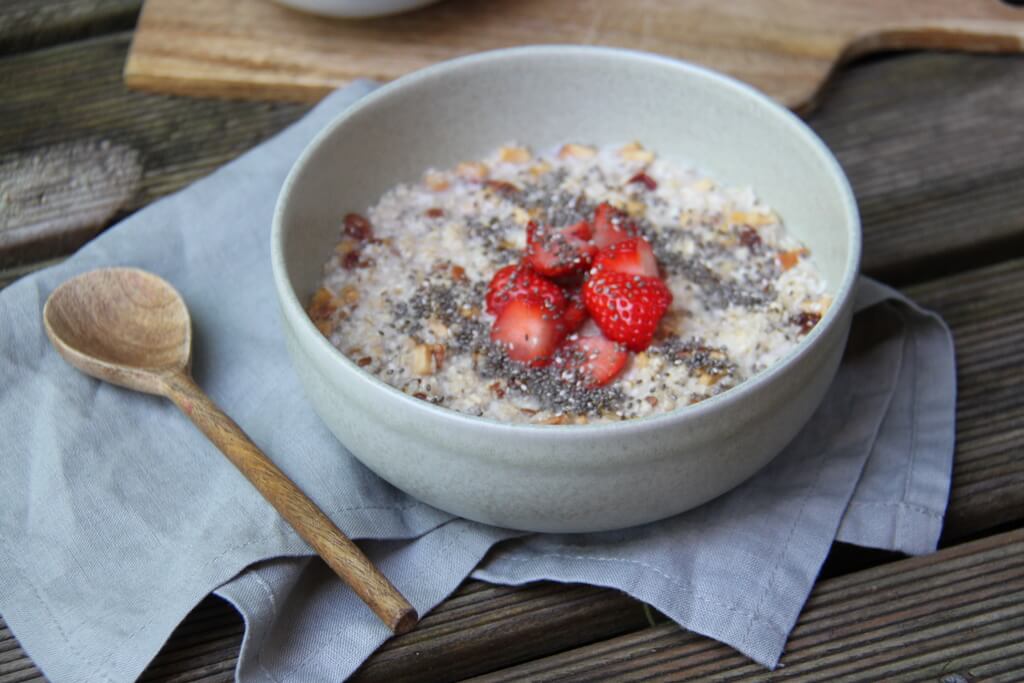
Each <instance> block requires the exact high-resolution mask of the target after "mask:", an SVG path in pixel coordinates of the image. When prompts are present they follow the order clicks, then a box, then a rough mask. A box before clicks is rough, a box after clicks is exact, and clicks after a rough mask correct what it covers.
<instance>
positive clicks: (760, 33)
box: [125, 0, 1024, 110]
mask: <svg viewBox="0 0 1024 683" xmlns="http://www.w3.org/2000/svg"><path fill="white" fill-rule="evenodd" d="M531 43H582V44H601V45H614V46H620V47H628V48H635V49H642V50H648V51H651V52H657V53H661V54H665V55H670V56H673V57H679V58H682V59H686V60H689V61H693V62H697V63H700V64H704V65H706V66H709V67H711V68H713V69H717V70H720V71H724V72H726V73H729V74H732V75H733V76H736V77H738V78H740V79H742V80H745V81H747V82H748V83H751V84H753V85H754V86H756V87H758V88H760V89H761V90H763V91H765V92H767V93H768V94H770V95H772V96H773V97H775V98H776V99H778V100H779V101H781V102H782V103H784V104H786V105H787V106H789V107H792V108H794V109H797V110H806V109H808V108H809V107H810V106H811V105H813V103H814V101H815V98H816V96H817V94H818V92H819V91H820V89H821V87H822V85H823V84H824V82H825V80H826V79H827V78H828V76H829V74H830V73H831V72H832V71H833V69H834V68H835V67H836V65H837V64H839V63H841V62H843V61H846V60H849V59H851V58H854V57H857V56H860V55H863V54H866V53H870V52H876V51H880V50H901V49H913V48H938V49H955V50H972V51H980V52H1019V51H1022V50H1024V8H1021V7H1011V6H1009V5H1006V4H1003V3H1002V2H1000V0H855V1H850V0H729V1H728V2H726V1H724V0H723V1H718V0H675V1H672V0H444V1H443V2H440V3H438V4H436V5H432V6H429V7H426V8H424V9H422V10H418V11H415V12H411V13H408V14H403V15H398V16H393V17H387V18H381V19H371V20H339V19H325V18H320V17H314V16H309V15H305V14H301V13H299V12H295V11H293V10H290V9H286V8H284V7H280V6H278V5H276V4H273V3H272V2H269V1H268V0H147V1H146V3H145V6H144V8H143V11H142V15H141V17H140V20H139V25H138V29H137V30H136V32H135V37H134V41H133V43H132V48H131V52H130V53H129V57H128V62H127V65H126V67H125V80H126V81H127V83H128V85H129V86H130V87H134V88H141V89H146V90H153V91H159V92H167V93H175V94H185V95H200V96H220V97H232V98H250V99H282V100H299V101H315V100H317V99H319V98H320V97H322V96H323V95H324V94H326V93H327V92H328V91H330V90H332V89H334V88H336V87H338V86H340V85H344V84H345V83H347V82H349V81H351V80H353V79H355V78H360V77H370V78H376V79H381V80H388V79H392V78H396V77H398V76H400V75H402V74H405V73H408V72H409V71H413V70H414V69H418V68H420V67H423V66H427V65H428V64H432V63H434V62H438V61H441V60H444V59H449V58H451V57H456V56H459V55H464V54H468V53H471V52H478V51H481V50H489V49H494V48H499V47H508V46H513V45H525V44H531Z"/></svg>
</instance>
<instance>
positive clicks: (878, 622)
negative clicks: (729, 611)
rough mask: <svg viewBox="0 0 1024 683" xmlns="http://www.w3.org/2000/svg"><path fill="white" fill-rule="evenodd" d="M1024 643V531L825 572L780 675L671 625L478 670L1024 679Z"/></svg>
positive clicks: (512, 677)
mask: <svg viewBox="0 0 1024 683" xmlns="http://www.w3.org/2000/svg"><path fill="white" fill-rule="evenodd" d="M1022 642H1024V530H1018V531H1014V532H1010V533H1006V534H999V535H996V536H991V537H988V538H985V539H982V540H980V541H976V542H973V543H967V544H964V545H959V546H955V547H953V548H949V549H946V550H943V551H941V552H939V553H937V554H935V555H930V556H926V557H920V558H913V559H909V560H903V561H900V562H894V563H890V564H886V565H883V566H881V567H877V568H874V569H869V570H866V571H863V572H858V573H856V574H850V575H847V576H843V577H838V578H834V579H827V580H825V581H822V582H819V584H818V585H817V586H816V587H815V589H814V592H813V593H812V594H811V597H810V599H809V600H808V603H807V605H806V607H805V609H804V611H803V614H802V615H801V617H800V621H799V622H798V623H797V625H796V628H795V629H794V630H793V633H792V635H791V637H790V639H789V643H788V645H787V647H786V653H785V654H784V655H783V658H782V666H781V667H780V668H779V669H778V670H776V671H775V672H774V673H773V674H768V673H767V672H765V671H764V669H762V668H760V667H759V666H758V665H756V664H754V663H752V662H751V661H750V660H748V659H746V658H745V657H743V656H742V655H740V654H738V653H737V652H735V651H734V650H732V649H730V648H728V647H726V646H724V645H721V644H719V643H716V642H714V641H711V640H709V639H707V638H704V637H702V636H698V635H696V634H693V633H690V632H687V631H683V630H681V629H680V628H678V627H677V626H675V625H673V624H663V625H659V626H655V627H652V628H648V629H644V630H643V631H638V632H635V633H631V634H628V635H624V636H620V637H618V638H613V639H610V640H606V641H604V642H601V643H596V644H593V645H589V646H586V647H582V648H578V649H575V650H571V651H568V652H564V653H560V654H558V655H553V656H551V657H547V658H545V659H541V660H537V661H533V662H529V663H527V664H522V665H520V666H517V667H511V668H508V669H505V670H503V671H496V672H493V673H491V674H487V675H483V676H480V677H478V678H476V679H473V680H474V681H477V682H478V683H485V682H486V683H497V682H499V681H522V680H530V681H546V680H597V679H600V680H616V681H628V680H673V681H678V680H698V679H702V678H704V677H709V676H713V677H714V678H715V680H721V681H741V680H743V681H747V680H751V681H753V680H776V679H780V680H781V679H786V680H790V679H792V680H805V681H815V680H830V681H845V680H850V681H857V680H860V681H865V680H873V681H880V680H885V681H904V680H922V679H923V680H932V681H936V680H941V679H942V678H941V677H943V676H952V675H955V674H958V675H960V676H962V677H963V678H964V679H966V680H976V678H975V677H976V676H977V672H976V671H975V667H979V668H980V667H981V666H990V667H992V668H993V669H995V670H996V671H997V672H998V673H1000V674H1011V673H1012V674H1015V675H1017V676H1018V677H1020V676H1021V675H1024V669H1022V668H1021V662H1020V658H1019V657H1018V655H1019V654H1020V645H1021V643H1022ZM997 663H999V664H997ZM954 680H962V679H954Z"/></svg>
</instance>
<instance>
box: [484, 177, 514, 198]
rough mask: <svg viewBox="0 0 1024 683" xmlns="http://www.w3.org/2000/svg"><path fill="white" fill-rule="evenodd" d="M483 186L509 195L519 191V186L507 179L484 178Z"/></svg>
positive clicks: (506, 195)
mask: <svg viewBox="0 0 1024 683" xmlns="http://www.w3.org/2000/svg"><path fill="white" fill-rule="evenodd" d="M484 187H486V188H487V189H488V190H491V191H493V192H497V193H498V194H500V195H503V196H505V197H509V196H512V195H515V194H516V193H517V192H519V186H517V185H515V184H514V183H510V182H508V181H507V180H485V181H484Z"/></svg>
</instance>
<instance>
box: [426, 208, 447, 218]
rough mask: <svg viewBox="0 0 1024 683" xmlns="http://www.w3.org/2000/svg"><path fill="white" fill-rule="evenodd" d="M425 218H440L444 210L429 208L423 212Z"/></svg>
mask: <svg viewBox="0 0 1024 683" xmlns="http://www.w3.org/2000/svg"><path fill="white" fill-rule="evenodd" d="M425 213H426V216H427V218H441V217H442V216H444V209H441V208H438V207H436V206H434V207H431V208H429V209H427V210H426V211H425Z"/></svg>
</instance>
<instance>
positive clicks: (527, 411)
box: [519, 408, 540, 416]
mask: <svg viewBox="0 0 1024 683" xmlns="http://www.w3.org/2000/svg"><path fill="white" fill-rule="evenodd" d="M519 412H521V413H522V414H523V415H530V416H533V415H536V414H537V413H539V412H540V411H539V410H534V409H533V408H520V409H519Z"/></svg>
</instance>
